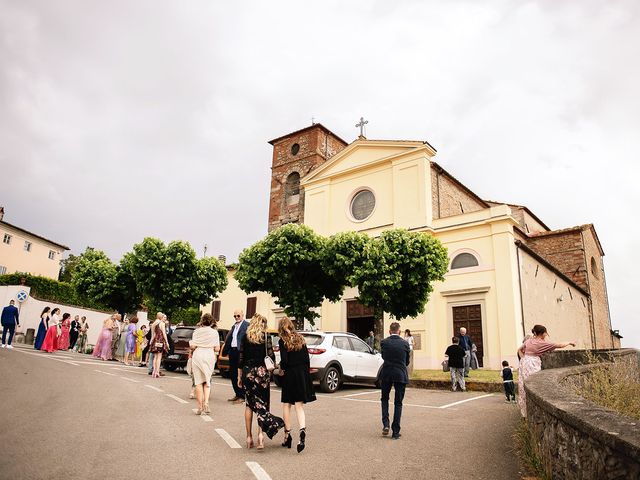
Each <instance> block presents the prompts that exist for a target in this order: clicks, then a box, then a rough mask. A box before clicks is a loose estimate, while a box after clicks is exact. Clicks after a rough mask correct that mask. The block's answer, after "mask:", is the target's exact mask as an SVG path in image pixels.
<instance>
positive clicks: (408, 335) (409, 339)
mask: <svg viewBox="0 0 640 480" xmlns="http://www.w3.org/2000/svg"><path fill="white" fill-rule="evenodd" d="M404 339H405V340H406V341H407V343H408V344H409V349H410V352H409V367H407V369H408V370H409V376H411V374H412V373H413V347H414V345H415V343H416V341H415V338H413V335H411V330H409V329H408V328H407V329H406V330H405V331H404Z"/></svg>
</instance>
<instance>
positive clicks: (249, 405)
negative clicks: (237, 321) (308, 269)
mask: <svg viewBox="0 0 640 480" xmlns="http://www.w3.org/2000/svg"><path fill="white" fill-rule="evenodd" d="M266 330H267V319H266V318H265V317H263V316H262V315H260V314H258V313H256V314H255V315H254V316H253V318H252V319H251V323H249V327H247V334H246V335H245V336H244V337H243V338H242V343H241V345H240V362H239V364H238V366H239V367H240V369H241V370H242V375H241V376H240V378H238V386H239V387H240V388H242V387H243V385H244V391H245V402H246V407H245V410H244V422H245V427H246V429H247V448H251V447H253V437H252V435H251V423H252V422H253V413H254V412H255V414H256V417H257V419H258V445H257V447H256V448H257V449H258V450H262V449H263V448H264V436H263V432H264V433H266V434H267V437H269V438H273V436H274V435H275V434H276V433H278V430H280V429H281V428H282V427H284V422H283V421H282V419H281V418H280V417H276V416H275V415H273V414H271V412H270V411H269V392H270V390H269V383H270V381H271V372H269V370H267V367H266V366H265V363H264V358H265V356H267V355H268V356H269V357H271V360H274V361H275V355H274V354H273V345H271V341H268V342H267V338H268V334H267V331H266Z"/></svg>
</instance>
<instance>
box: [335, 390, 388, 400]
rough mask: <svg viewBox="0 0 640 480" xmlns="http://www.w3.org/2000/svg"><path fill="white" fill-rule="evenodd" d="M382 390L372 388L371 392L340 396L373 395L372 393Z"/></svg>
mask: <svg viewBox="0 0 640 480" xmlns="http://www.w3.org/2000/svg"><path fill="white" fill-rule="evenodd" d="M379 391H380V390H371V391H370V392H360V393H352V394H350V395H342V396H341V397H340V398H349V397H358V396H360V395H371V394H372V393H378V392H379Z"/></svg>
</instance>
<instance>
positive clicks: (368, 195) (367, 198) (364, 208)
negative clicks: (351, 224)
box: [349, 190, 376, 221]
mask: <svg viewBox="0 0 640 480" xmlns="http://www.w3.org/2000/svg"><path fill="white" fill-rule="evenodd" d="M375 206H376V197H375V195H374V194H373V192H372V191H371V190H360V191H359V192H358V193H356V194H355V195H354V196H353V198H352V199H351V206H350V208H349V210H350V212H351V216H352V217H353V218H354V219H355V220H358V221H362V220H366V219H367V218H369V217H370V216H371V214H372V213H373V209H374V208H375Z"/></svg>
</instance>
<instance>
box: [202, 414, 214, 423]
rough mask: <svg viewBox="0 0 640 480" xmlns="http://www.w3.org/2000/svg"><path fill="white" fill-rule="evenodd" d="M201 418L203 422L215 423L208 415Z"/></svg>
mask: <svg viewBox="0 0 640 480" xmlns="http://www.w3.org/2000/svg"><path fill="white" fill-rule="evenodd" d="M200 418H201V419H202V421H203V422H213V418H211V417H210V416H208V415H200Z"/></svg>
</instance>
